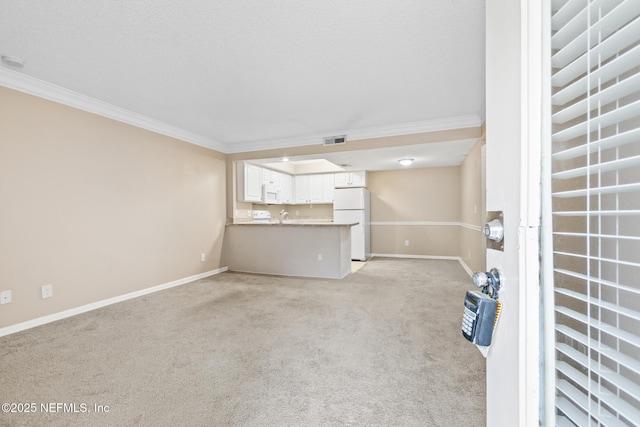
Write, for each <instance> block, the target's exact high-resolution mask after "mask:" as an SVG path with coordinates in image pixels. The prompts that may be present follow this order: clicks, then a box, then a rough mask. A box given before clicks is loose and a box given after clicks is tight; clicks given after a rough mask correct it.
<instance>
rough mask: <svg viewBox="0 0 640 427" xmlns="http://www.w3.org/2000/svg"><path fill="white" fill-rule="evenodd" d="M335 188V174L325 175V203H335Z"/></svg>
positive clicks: (323, 193) (323, 198) (323, 189)
mask: <svg viewBox="0 0 640 427" xmlns="http://www.w3.org/2000/svg"><path fill="white" fill-rule="evenodd" d="M335 186H336V184H335V175H334V174H332V173H325V174H323V175H322V200H324V202H325V203H333V193H334V190H335Z"/></svg>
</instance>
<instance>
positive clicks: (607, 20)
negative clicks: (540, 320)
mask: <svg viewBox="0 0 640 427" xmlns="http://www.w3.org/2000/svg"><path fill="white" fill-rule="evenodd" d="M550 1H551V17H550V19H551V39H550V40H551V67H552V70H551V85H552V89H551V103H552V116H551V122H552V137H551V141H552V157H551V159H552V160H551V162H552V175H551V178H552V183H551V192H552V194H551V197H552V211H553V212H552V217H553V271H554V307H553V309H554V313H555V315H554V318H555V410H556V414H555V419H556V425H558V426H638V425H640V42H639V41H640V0H550Z"/></svg>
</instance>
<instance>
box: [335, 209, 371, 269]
mask: <svg viewBox="0 0 640 427" xmlns="http://www.w3.org/2000/svg"><path fill="white" fill-rule="evenodd" d="M364 221H365V218H364V211H362V210H342V211H333V222H334V223H336V224H351V223H356V222H357V223H358V225H354V226H353V227H351V259H357V260H361V261H365V260H366V248H365V235H364V231H365V230H364Z"/></svg>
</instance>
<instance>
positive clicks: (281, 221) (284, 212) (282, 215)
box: [280, 209, 289, 224]
mask: <svg viewBox="0 0 640 427" xmlns="http://www.w3.org/2000/svg"><path fill="white" fill-rule="evenodd" d="M287 215H289V212H286V211H285V210H284V209H282V210H281V211H280V224H282V223H283V222H284V218H285V217H286V216H287Z"/></svg>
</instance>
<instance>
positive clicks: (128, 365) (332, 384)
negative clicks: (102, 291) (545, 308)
mask: <svg viewBox="0 0 640 427" xmlns="http://www.w3.org/2000/svg"><path fill="white" fill-rule="evenodd" d="M470 287H471V282H470V279H469V277H468V276H467V275H466V274H465V272H464V270H463V269H462V267H461V266H460V265H459V264H458V263H457V262H455V261H434V260H414V259H388V258H375V259H373V260H370V261H368V262H367V263H366V265H364V266H363V267H362V268H361V269H360V270H358V272H357V273H354V274H350V275H349V276H348V277H347V278H345V279H342V280H317V279H301V278H291V277H278V276H262V275H256V274H239V273H230V272H228V273H223V274H220V275H217V276H213V277H211V278H208V279H203V280H199V281H197V282H193V283H190V284H187V285H184V286H180V287H176V288H172V289H168V290H165V291H162V292H158V293H155V294H151V295H147V296H144V297H140V298H137V299H134V300H130V301H126V302H123V303H119V304H116V305H112V306H109V307H105V308H102V309H99V310H95V311H92V312H89V313H85V314H82V315H79V316H75V317H73V318H69V319H65V320H61V321H58V322H55V323H51V324H48V325H44V326H41V327H38V328H34V329H31V330H28V331H23V332H20V333H17V334H13V335H9V336H6V337H3V338H0V357H1V360H0V381H1V383H0V402H16V403H23V404H24V403H31V402H33V403H35V404H36V406H37V411H36V413H21V414H7V413H0V425H11V426H42V425H54V426H62V425H65V426H66V425H71V426H76V425H77V426H116V425H118V426H125V425H126V426H134V425H140V426H344V425H348V426H448V427H455V426H467V425H473V426H482V425H484V424H485V413H486V412H485V369H484V359H483V358H482V356H481V355H480V353H479V352H478V350H477V349H475V347H474V346H473V345H471V344H470V343H469V342H467V341H466V340H464V338H463V337H462V336H461V333H460V323H461V316H462V311H463V308H462V301H463V298H464V292H465V290H466V289H469V288H470ZM51 403H61V404H62V403H66V404H73V403H75V405H76V407H75V409H76V410H78V411H82V410H83V406H82V405H81V404H86V407H87V409H88V411H89V412H88V413H64V412H58V413H49V414H46V413H43V412H42V407H41V404H47V405H48V407H51V405H50V404H51ZM95 404H98V405H106V406H108V407H109V412H108V413H94V412H93V411H94V405H95ZM71 408H72V407H71V406H67V408H66V409H71ZM54 409H57V410H58V411H64V409H65V408H64V407H61V406H58V407H56V406H54Z"/></svg>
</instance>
